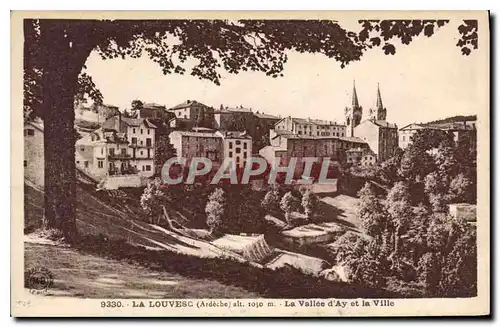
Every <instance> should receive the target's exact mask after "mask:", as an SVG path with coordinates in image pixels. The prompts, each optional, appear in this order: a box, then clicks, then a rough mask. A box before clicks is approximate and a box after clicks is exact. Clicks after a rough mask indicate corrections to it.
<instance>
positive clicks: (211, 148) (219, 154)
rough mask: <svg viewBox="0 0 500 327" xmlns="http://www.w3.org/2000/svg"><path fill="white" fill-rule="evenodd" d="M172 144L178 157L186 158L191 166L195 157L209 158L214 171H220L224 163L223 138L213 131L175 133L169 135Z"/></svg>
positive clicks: (187, 163)
mask: <svg viewBox="0 0 500 327" xmlns="http://www.w3.org/2000/svg"><path fill="white" fill-rule="evenodd" d="M169 137H170V143H172V145H173V147H174V148H175V150H176V151H177V157H181V158H186V165H187V166H189V165H190V163H191V160H192V159H193V158H194V157H202V158H208V159H210V161H211V162H212V169H213V170H215V169H218V168H219V167H220V165H221V163H222V161H223V158H224V154H223V138H222V135H221V134H220V133H217V132H213V131H203V132H201V131H200V132H195V131H173V132H171V133H170V135H169Z"/></svg>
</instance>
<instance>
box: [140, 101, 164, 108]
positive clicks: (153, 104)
mask: <svg viewBox="0 0 500 327" xmlns="http://www.w3.org/2000/svg"><path fill="white" fill-rule="evenodd" d="M142 107H143V108H144V109H165V108H166V107H165V106H164V105H162V104H158V103H154V102H150V103H145V104H143V105H142Z"/></svg>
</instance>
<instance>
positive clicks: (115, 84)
mask: <svg viewBox="0 0 500 327" xmlns="http://www.w3.org/2000/svg"><path fill="white" fill-rule="evenodd" d="M459 24H460V21H457V20H455V21H453V20H451V21H450V23H448V24H447V25H445V26H444V27H442V28H440V29H439V30H438V31H437V32H436V34H435V35H433V36H432V37H431V38H427V37H425V36H421V37H419V38H418V39H415V40H414V41H413V42H412V43H411V44H410V45H409V46H399V47H398V46H397V47H396V55H394V56H391V55H389V56H387V55H385V54H383V52H382V50H381V49H374V50H370V51H368V52H367V53H365V55H364V56H363V58H362V59H361V61H359V62H353V63H351V64H349V65H348V66H347V67H346V68H344V69H341V68H340V64H339V63H338V62H336V61H335V60H334V59H329V58H326V57H324V56H322V55H311V54H299V53H290V54H289V61H288V62H287V63H286V65H285V69H284V77H281V78H277V79H273V78H271V77H267V76H265V74H263V73H257V72H245V73H240V74H238V75H231V74H226V73H224V74H223V79H222V81H221V86H217V85H215V84H213V83H212V82H210V81H201V80H199V79H198V78H196V77H192V76H190V75H184V76H182V75H176V74H172V75H167V76H165V75H163V74H162V73H161V69H160V68H159V67H158V66H157V64H155V63H154V62H152V61H151V60H149V58H148V57H147V56H143V57H141V58H139V59H126V60H122V59H113V60H105V61H103V60H102V59H100V57H99V56H98V55H96V54H92V55H91V56H90V57H89V59H88V61H87V71H88V72H89V73H90V74H91V75H92V77H93V78H94V81H95V82H96V84H97V86H98V87H99V88H100V90H101V92H102V93H103V95H104V102H105V103H109V104H115V105H117V106H119V107H120V108H121V109H124V108H129V107H130V103H131V101H132V100H134V99H140V100H142V101H143V102H156V103H160V104H165V105H166V106H167V107H171V106H174V105H176V104H178V103H181V102H183V101H186V100H188V99H190V100H197V101H200V102H203V103H205V104H207V105H211V106H214V107H215V108H218V107H219V106H220V104H224V105H227V106H239V105H243V106H244V107H249V108H252V109H253V110H254V111H257V110H259V111H261V112H262V111H264V112H266V113H270V114H275V115H278V114H281V115H282V116H286V115H291V116H297V117H311V118H319V119H326V120H336V121H339V122H344V116H343V115H344V108H345V107H346V106H348V105H350V103H351V93H352V83H353V79H355V80H356V89H357V93H358V98H359V101H360V104H361V106H363V117H364V118H366V117H367V115H368V110H369V108H370V107H372V106H374V105H375V100H376V88H377V83H378V82H379V83H380V89H381V93H382V100H383V103H384V106H385V107H387V110H388V114H387V120H388V121H390V122H394V123H397V124H398V126H400V127H402V126H404V125H406V124H408V123H411V122H426V121H430V120H434V119H437V118H443V117H447V116H453V115H458V114H463V115H467V114H475V113H476V112H477V111H476V110H477V107H478V106H479V104H480V103H484V99H483V102H481V101H480V99H479V97H480V95H481V94H482V93H481V92H482V90H481V89H480V87H481V85H485V84H484V83H485V81H484V80H482V79H481V76H485V75H484V74H485V72H481V71H480V70H481V68H482V67H484V65H482V63H481V62H480V59H481V57H480V56H479V55H478V53H477V52H478V51H476V52H473V53H472V54H471V55H470V56H468V57H465V56H462V54H461V52H460V49H459V48H458V47H456V45H455V44H456V42H457V40H458V37H459V34H458V31H457V27H458V25H459ZM340 25H342V26H344V27H348V26H349V27H350V28H354V29H355V30H358V28H357V23H356V22H352V21H348V22H343V21H340ZM480 49H481V46H480ZM483 79H484V77H483Z"/></svg>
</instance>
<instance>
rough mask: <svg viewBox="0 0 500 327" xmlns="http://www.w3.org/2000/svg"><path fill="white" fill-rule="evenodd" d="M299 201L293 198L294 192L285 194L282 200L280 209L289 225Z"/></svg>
mask: <svg viewBox="0 0 500 327" xmlns="http://www.w3.org/2000/svg"><path fill="white" fill-rule="evenodd" d="M297 201H298V199H297V198H296V197H294V196H293V194H292V192H287V193H285V195H283V197H282V198H281V201H280V208H281V210H283V212H284V213H285V218H286V221H287V223H290V214H291V213H292V210H293V209H294V207H295V204H296V203H297Z"/></svg>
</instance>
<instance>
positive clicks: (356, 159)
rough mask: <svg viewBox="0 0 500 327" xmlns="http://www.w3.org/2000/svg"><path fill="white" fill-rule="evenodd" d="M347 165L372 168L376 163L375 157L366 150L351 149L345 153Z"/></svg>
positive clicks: (371, 152) (370, 151)
mask: <svg viewBox="0 0 500 327" xmlns="http://www.w3.org/2000/svg"><path fill="white" fill-rule="evenodd" d="M346 159H347V163H348V164H351V165H353V166H362V167H367V166H373V165H375V164H376V163H377V156H376V155H375V153H373V151H372V150H370V149H367V148H362V147H359V148H351V149H349V150H347V151H346Z"/></svg>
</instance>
